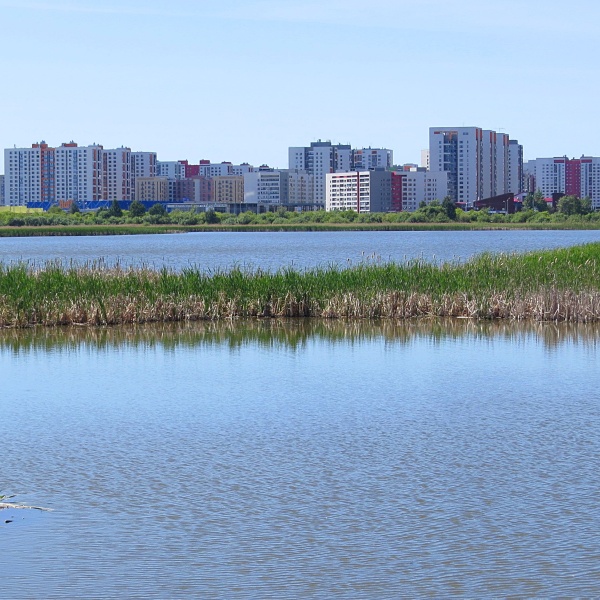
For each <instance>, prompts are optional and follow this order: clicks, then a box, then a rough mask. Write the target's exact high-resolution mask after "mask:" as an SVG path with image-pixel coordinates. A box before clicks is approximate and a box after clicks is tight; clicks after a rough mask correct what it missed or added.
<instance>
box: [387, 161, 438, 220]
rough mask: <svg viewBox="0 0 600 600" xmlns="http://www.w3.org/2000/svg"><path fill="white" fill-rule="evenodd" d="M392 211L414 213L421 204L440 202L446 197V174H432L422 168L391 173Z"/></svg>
mask: <svg viewBox="0 0 600 600" xmlns="http://www.w3.org/2000/svg"><path fill="white" fill-rule="evenodd" d="M391 185H392V210H394V211H409V212H412V211H415V210H417V208H419V206H420V205H421V203H422V202H425V204H430V203H431V202H433V201H434V200H437V201H439V202H442V201H443V200H444V198H445V197H446V196H447V195H448V173H446V172H444V171H440V172H437V173H432V172H430V171H427V169H424V168H423V167H409V168H406V169H405V170H402V171H393V172H392V181H391Z"/></svg>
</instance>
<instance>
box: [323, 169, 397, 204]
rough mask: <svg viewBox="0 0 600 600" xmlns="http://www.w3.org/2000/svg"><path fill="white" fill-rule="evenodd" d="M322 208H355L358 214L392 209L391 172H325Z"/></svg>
mask: <svg viewBox="0 0 600 600" xmlns="http://www.w3.org/2000/svg"><path fill="white" fill-rule="evenodd" d="M325 179H326V196H325V209H326V210H355V211H356V212H358V213H368V212H388V211H390V210H391V209H392V173H391V172H390V171H385V170H384V169H372V170H370V171H351V172H345V173H327V175H326V177H325Z"/></svg>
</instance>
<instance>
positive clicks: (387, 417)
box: [0, 319, 600, 600]
mask: <svg viewBox="0 0 600 600" xmlns="http://www.w3.org/2000/svg"><path fill="white" fill-rule="evenodd" d="M598 339H599V330H598V327H597V326H582V325H578V326H576V325H568V324H560V325H554V324H527V325H524V326H520V325H518V324H515V323H502V322H478V321H467V320H457V321H447V322H446V321H423V320H418V321H414V322H402V323H393V322H389V321H381V322H366V321H364V322H362V321H352V322H345V321H338V320H327V321H326V320H308V319H307V320H295V321H278V320H254V321H233V322H226V323H223V322H219V323H212V322H202V323H193V324H176V325H169V324H160V325H156V326H144V327H132V328H114V329H111V328H103V329H87V328H81V329H35V330H30V331H22V330H19V331H12V330H4V331H2V332H0V380H1V382H2V388H1V389H2V396H1V400H0V409H1V411H2V418H1V419H0V439H1V440H2V452H3V455H2V463H1V464H2V470H1V479H0V494H2V493H10V494H13V493H14V494H17V499H18V500H19V501H22V502H24V503H27V504H31V505H39V506H47V507H50V508H53V509H54V511H53V512H50V513H37V512H31V511H12V512H3V513H2V515H0V516H1V519H0V539H1V540H2V544H3V548H4V549H5V550H6V551H5V552H4V553H3V557H2V558H3V560H2V562H1V563H0V590H1V592H2V597H3V598H11V599H16V600H19V599H25V598H49V599H59V598H60V599H63V598H157V599H162V598H224V599H230V598H234V599H235V598H323V599H329V598H337V597H339V598H365V599H371V598H410V597H436V598H442V597H449V596H459V597H477V598H481V597H493V598H496V597H519V598H521V597H599V596H600V567H599V565H600V542H599V539H598V531H599V530H600V510H598V497H599V494H600V477H599V476H598V457H599V456H600V437H599V436H598V426H599V424H600V400H599V394H598V383H599V382H598V377H597V360H598V345H597V340H598ZM5 520H12V521H13V522H12V523H5V522H4V521H5Z"/></svg>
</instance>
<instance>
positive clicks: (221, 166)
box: [198, 160, 233, 177]
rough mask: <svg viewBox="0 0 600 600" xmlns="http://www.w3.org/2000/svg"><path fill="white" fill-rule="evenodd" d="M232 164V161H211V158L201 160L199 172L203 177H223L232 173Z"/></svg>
mask: <svg viewBox="0 0 600 600" xmlns="http://www.w3.org/2000/svg"><path fill="white" fill-rule="evenodd" d="M232 166H233V165H232V164H231V163H230V162H221V163H211V162H210V160H201V161H200V165H199V170H198V173H199V175H202V177H222V176H223V175H232V174H233V173H232Z"/></svg>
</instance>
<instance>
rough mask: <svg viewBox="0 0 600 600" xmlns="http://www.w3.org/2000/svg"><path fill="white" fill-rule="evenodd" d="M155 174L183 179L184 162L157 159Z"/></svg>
mask: <svg viewBox="0 0 600 600" xmlns="http://www.w3.org/2000/svg"><path fill="white" fill-rule="evenodd" d="M156 176H157V177H167V178H169V179H185V164H184V163H182V162H180V161H178V160H157V161H156Z"/></svg>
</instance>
